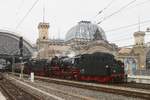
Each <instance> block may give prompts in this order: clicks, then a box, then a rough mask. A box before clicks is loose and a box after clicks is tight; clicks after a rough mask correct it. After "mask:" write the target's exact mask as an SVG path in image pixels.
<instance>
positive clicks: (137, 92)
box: [35, 76, 150, 100]
mask: <svg viewBox="0 0 150 100" xmlns="http://www.w3.org/2000/svg"><path fill="white" fill-rule="evenodd" d="M35 78H36V79H38V80H41V81H44V82H49V83H56V84H60V85H67V86H72V87H78V88H83V89H88V90H94V91H102V92H107V93H113V94H120V95H124V96H130V97H137V98H142V99H147V100H150V91H149V88H150V85H148V84H147V85H146V86H143V87H142V85H143V84H136V83H129V84H124V83H123V84H107V85H104V84H95V83H85V82H77V81H70V80H62V79H54V78H46V77H39V76H36V77H35ZM133 84H134V85H133Z"/></svg>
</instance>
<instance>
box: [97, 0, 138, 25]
mask: <svg viewBox="0 0 150 100" xmlns="http://www.w3.org/2000/svg"><path fill="white" fill-rule="evenodd" d="M136 1H137V0H133V1H131V2H129V3H128V4H126V5H125V6H123V7H121V8H120V9H119V10H117V11H115V12H113V13H112V14H110V15H108V16H106V17H104V18H103V19H102V20H101V21H99V22H98V23H97V24H100V23H102V22H103V21H105V20H106V19H108V18H110V17H112V16H113V15H115V14H117V13H119V12H121V11H122V10H124V9H125V8H127V7H129V6H130V5H131V4H133V3H134V2H136Z"/></svg>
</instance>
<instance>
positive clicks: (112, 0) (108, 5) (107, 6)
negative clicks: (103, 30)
mask: <svg viewBox="0 0 150 100" xmlns="http://www.w3.org/2000/svg"><path fill="white" fill-rule="evenodd" d="M114 1H115V0H111V1H110V2H109V3H108V4H107V5H106V6H105V7H104V8H103V9H102V10H100V11H99V12H98V13H97V15H96V16H98V15H100V14H101V13H102V12H103V11H104V10H106V9H108V8H109V7H110V6H111V4H112V3H113V2H114Z"/></svg>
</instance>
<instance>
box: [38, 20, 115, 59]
mask: <svg viewBox="0 0 150 100" xmlns="http://www.w3.org/2000/svg"><path fill="white" fill-rule="evenodd" d="M38 29H39V38H38V39H37V47H38V57H37V58H39V59H51V58H52V57H54V56H67V55H72V56H73V55H78V54H84V53H94V52H107V53H110V54H113V55H116V53H117V46H116V45H115V44H111V43H109V42H108V41H107V39H106V36H105V32H104V31H103V29H102V28H101V27H99V26H98V25H96V24H93V23H91V22H90V21H80V22H79V23H78V24H77V25H75V26H74V27H72V28H71V29H70V30H69V31H68V32H67V34H66V39H65V40H60V39H58V40H52V39H51V40H50V39H48V29H49V24H48V23H39V26H38Z"/></svg>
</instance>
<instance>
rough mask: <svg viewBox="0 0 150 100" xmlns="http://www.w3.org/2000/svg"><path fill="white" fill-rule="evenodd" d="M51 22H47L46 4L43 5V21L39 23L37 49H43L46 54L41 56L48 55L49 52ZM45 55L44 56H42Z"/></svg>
mask: <svg viewBox="0 0 150 100" xmlns="http://www.w3.org/2000/svg"><path fill="white" fill-rule="evenodd" d="M49 27H50V26H49V23H46V22H45V6H43V22H40V23H39V24H38V31H39V37H38V39H37V42H36V44H37V49H38V51H39V52H40V51H43V52H44V54H40V55H39V56H40V58H43V57H47V56H48V52H47V51H46V50H47V49H48V47H49V36H48V34H49V31H48V30H49ZM41 56H43V57H41Z"/></svg>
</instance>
